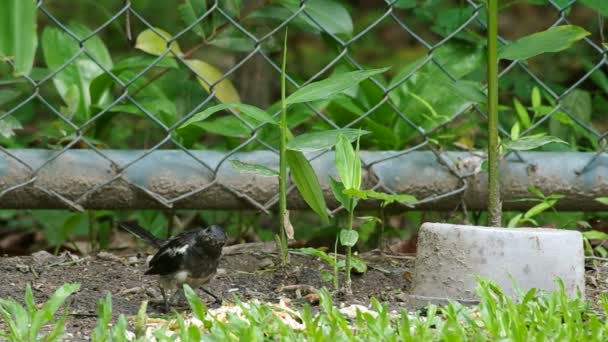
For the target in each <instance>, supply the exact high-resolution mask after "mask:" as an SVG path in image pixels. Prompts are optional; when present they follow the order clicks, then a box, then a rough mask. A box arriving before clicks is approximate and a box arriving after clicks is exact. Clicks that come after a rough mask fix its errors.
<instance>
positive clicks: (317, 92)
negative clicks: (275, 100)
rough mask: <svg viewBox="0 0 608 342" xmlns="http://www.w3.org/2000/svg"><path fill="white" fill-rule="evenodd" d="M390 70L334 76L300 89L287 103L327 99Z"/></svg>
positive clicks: (290, 96) (373, 70)
mask: <svg viewBox="0 0 608 342" xmlns="http://www.w3.org/2000/svg"><path fill="white" fill-rule="evenodd" d="M388 69H389V68H382V69H370V70H359V71H351V72H347V73H344V74H338V75H333V76H331V77H329V78H326V79H324V80H321V81H317V82H313V83H310V84H308V85H306V86H304V87H302V88H300V89H298V90H297V91H295V92H294V93H293V94H291V95H289V96H288V97H287V99H286V100H285V103H287V104H293V103H301V102H310V101H317V100H323V99H327V98H330V97H332V96H333V95H335V94H338V93H341V92H343V91H345V90H346V89H349V88H352V87H353V86H355V85H357V84H358V83H359V82H361V81H363V80H365V79H368V78H370V77H372V76H374V75H377V74H381V73H383V72H385V71H387V70H388Z"/></svg>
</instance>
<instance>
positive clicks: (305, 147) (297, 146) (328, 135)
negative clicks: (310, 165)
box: [287, 128, 369, 152]
mask: <svg viewBox="0 0 608 342" xmlns="http://www.w3.org/2000/svg"><path fill="white" fill-rule="evenodd" d="M368 133H369V132H368V131H362V130H360V129H354V128H340V129H332V130H329V131H321V132H312V133H304V134H301V135H298V136H297V137H295V138H293V139H291V140H289V142H288V143H287V148H288V149H290V150H295V151H301V152H309V151H319V150H325V149H329V148H332V147H334V146H335V145H336V144H337V143H338V136H339V135H343V136H344V137H346V139H348V141H350V142H352V141H355V140H356V139H357V137H359V136H361V135H364V134H368Z"/></svg>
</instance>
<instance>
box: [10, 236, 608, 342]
mask: <svg viewBox="0 0 608 342" xmlns="http://www.w3.org/2000/svg"><path fill="white" fill-rule="evenodd" d="M362 258H364V259H365V260H366V261H367V263H368V271H367V272H366V273H364V274H362V275H354V276H353V296H351V297H349V298H348V299H345V298H344V297H342V296H339V295H338V296H336V303H335V304H336V305H341V304H345V305H348V304H362V305H367V304H368V303H369V299H370V297H375V298H377V299H379V300H380V301H381V302H384V303H387V304H388V305H389V306H390V307H391V308H392V309H400V308H405V303H404V300H405V293H406V292H407V290H408V287H409V286H410V282H411V276H412V273H411V272H412V270H413V264H414V260H413V257H409V256H391V255H383V256H381V255H378V254H377V253H367V254H365V255H362ZM145 262H146V255H143V254H140V253H136V252H126V251H123V252H120V253H116V254H111V253H105V252H104V253H99V254H97V255H96V256H89V257H75V256H71V255H69V254H65V255H62V256H52V255H50V254H48V253H45V252H41V253H36V254H34V255H32V256H21V257H3V258H0V275H1V276H2V278H1V279H2V281H1V286H0V298H9V297H12V298H15V299H16V300H19V301H22V300H23V294H24V289H25V287H26V284H27V283H30V284H31V286H32V289H33V291H34V295H35V296H36V300H37V302H42V301H45V300H46V299H47V298H48V297H49V296H50V295H51V294H52V293H53V292H54V291H55V290H56V289H57V288H58V287H59V286H61V285H62V284H64V283H80V284H81V288H80V290H79V291H78V292H77V293H75V294H74V295H72V296H71V297H70V302H69V307H70V311H71V313H72V314H71V315H70V318H69V319H68V323H67V326H66V329H67V332H68V333H69V336H71V338H70V340H72V341H82V340H86V339H87V336H90V333H91V331H92V329H93V328H94V326H95V323H96V310H97V302H98V301H99V300H100V299H102V298H104V297H105V295H106V293H107V292H111V293H112V302H113V315H114V316H116V315H118V314H120V313H123V314H125V315H127V316H132V315H135V314H136V313H137V310H138V309H139V306H140V304H141V302H142V301H143V300H150V299H151V297H150V296H151V295H154V293H156V294H157V293H158V291H157V290H156V279H155V278H154V277H149V276H145V275H143V271H144V270H145ZM594 263H595V264H594V265H589V267H588V270H587V296H588V298H589V299H590V300H591V302H592V303H593V304H596V305H597V304H598V302H599V299H598V297H599V295H600V293H602V292H603V293H606V291H607V290H608V263H607V262H605V261H596V262H594ZM322 270H327V271H331V269H330V267H329V265H327V264H326V263H325V262H324V261H321V260H319V259H318V258H316V257H312V256H308V255H303V254H292V255H291V264H290V266H289V268H282V267H280V265H278V260H277V255H276V253H274V247H273V245H269V244H259V243H254V244H245V245H237V246H230V247H227V248H225V251H224V256H223V258H222V262H221V264H220V268H219V269H218V274H217V276H216V277H215V278H214V279H213V280H212V281H211V283H209V284H208V285H207V286H206V289H207V290H209V291H211V292H212V293H215V294H216V295H219V296H221V297H222V298H224V299H226V300H230V299H231V298H233V295H235V296H238V298H240V299H241V300H249V299H258V300H260V301H269V302H277V301H278V300H279V298H281V297H288V298H290V299H291V302H292V303H293V305H295V306H299V305H303V304H304V303H307V302H308V301H309V299H310V298H314V296H307V295H308V294H309V292H310V291H311V290H312V291H314V290H315V289H320V288H321V287H323V286H325V287H327V288H331V287H332V284H331V283H330V282H327V281H324V280H322V279H321V273H322V272H321V271H322ZM288 285H297V286H295V288H294V286H291V287H290V286H288ZM286 286H287V287H286ZM199 295H200V296H201V298H203V299H205V300H207V302H208V303H209V304H210V305H212V302H213V300H212V298H211V297H209V296H208V295H206V294H204V293H203V292H202V291H201V292H200V293H199ZM312 304H313V305H314V303H312ZM148 314H149V315H150V316H162V315H164V314H163V312H162V306H161V305H160V304H150V305H149V306H148Z"/></svg>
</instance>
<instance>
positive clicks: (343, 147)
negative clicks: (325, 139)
mask: <svg viewBox="0 0 608 342" xmlns="http://www.w3.org/2000/svg"><path fill="white" fill-rule="evenodd" d="M335 162H336V169H337V170H338V175H339V176H340V180H341V181H342V184H344V187H345V188H346V189H356V190H359V189H360V188H361V160H360V159H359V156H358V155H356V154H355V150H354V149H353V146H352V145H351V143H350V141H349V140H348V138H346V137H345V136H344V135H342V134H340V135H338V143H337V144H336V160H335Z"/></svg>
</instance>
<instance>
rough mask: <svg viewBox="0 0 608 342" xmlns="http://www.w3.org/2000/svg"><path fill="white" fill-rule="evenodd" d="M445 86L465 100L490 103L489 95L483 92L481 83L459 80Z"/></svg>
mask: <svg viewBox="0 0 608 342" xmlns="http://www.w3.org/2000/svg"><path fill="white" fill-rule="evenodd" d="M445 85H446V86H447V87H448V88H450V89H452V91H453V92H454V93H456V94H458V95H460V96H461V97H462V98H463V99H466V100H469V101H472V102H476V103H486V102H488V98H487V95H486V94H485V93H484V92H483V91H481V84H480V83H479V82H474V81H466V80H458V81H456V82H446V83H445Z"/></svg>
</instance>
